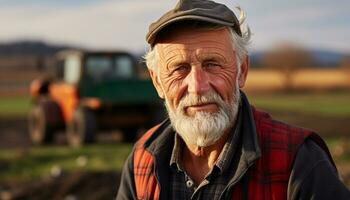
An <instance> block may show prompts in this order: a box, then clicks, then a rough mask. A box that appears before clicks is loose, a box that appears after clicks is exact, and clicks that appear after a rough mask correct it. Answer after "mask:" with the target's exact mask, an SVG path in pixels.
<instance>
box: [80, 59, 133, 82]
mask: <svg viewBox="0 0 350 200" xmlns="http://www.w3.org/2000/svg"><path fill="white" fill-rule="evenodd" d="M86 74H87V76H88V77H90V78H92V79H94V80H97V81H102V80H111V79H119V78H131V77H132V75H133V60H132V59H131V58H130V57H129V56H123V55H113V56H110V55H107V56H104V55H91V56H88V57H87V59H86Z"/></svg>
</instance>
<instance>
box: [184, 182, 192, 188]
mask: <svg viewBox="0 0 350 200" xmlns="http://www.w3.org/2000/svg"><path fill="white" fill-rule="evenodd" d="M186 186H187V187H188V188H191V187H192V186H193V181H192V180H188V181H186Z"/></svg>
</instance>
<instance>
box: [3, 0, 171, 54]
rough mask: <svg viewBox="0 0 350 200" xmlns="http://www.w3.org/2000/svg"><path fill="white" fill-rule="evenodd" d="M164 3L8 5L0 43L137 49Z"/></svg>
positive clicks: (4, 11) (108, 2)
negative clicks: (32, 40) (42, 41)
mask: <svg viewBox="0 0 350 200" xmlns="http://www.w3.org/2000/svg"><path fill="white" fill-rule="evenodd" d="M166 6H167V4H166V3H159V2H157V1H154V0H148V1H121V2H120V1H107V2H104V3H100V4H91V5H88V6H80V7H73V8H65V9H62V8H61V9H57V8H54V7H51V6H25V7H22V6H11V7H8V8H6V9H5V8H1V9H0V24H2V25H3V27H5V28H4V29H3V30H4V31H1V32H0V40H13V39H16V38H42V39H45V40H48V41H52V42H65V43H73V44H79V45H83V46H87V47H97V48H127V49H134V50H135V49H141V48H143V47H144V46H145V42H144V35H145V32H146V30H147V24H149V23H150V22H151V21H153V20H154V19H152V13H157V12H162V10H165V9H166Z"/></svg>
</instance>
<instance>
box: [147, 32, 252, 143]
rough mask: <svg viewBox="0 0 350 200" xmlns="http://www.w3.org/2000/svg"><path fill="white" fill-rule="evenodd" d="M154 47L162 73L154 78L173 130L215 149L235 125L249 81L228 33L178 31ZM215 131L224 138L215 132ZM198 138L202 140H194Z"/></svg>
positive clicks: (157, 73)
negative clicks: (242, 90) (241, 70)
mask: <svg viewBox="0 0 350 200" xmlns="http://www.w3.org/2000/svg"><path fill="white" fill-rule="evenodd" d="M155 48H157V49H156V50H157V51H158V57H157V64H158V69H159V71H158V72H152V71H151V76H152V79H153V82H154V85H155V87H156V89H157V91H158V94H159V95H160V97H162V98H165V101H166V107H167V109H168V112H169V116H170V119H171V121H172V123H173V126H175V129H176V130H177V132H179V134H180V135H181V136H182V137H183V138H184V140H185V141H186V140H195V141H187V142H190V143H194V144H196V145H199V146H208V145H210V144H212V143H213V142H215V141H216V140H217V139H218V138H219V137H220V136H221V135H222V134H223V132H224V130H221V129H227V128H229V126H230V123H232V121H233V120H234V118H235V115H236V113H237V110H238V98H239V97H238V95H239V87H242V86H243V85H244V82H245V76H239V74H238V67H237V61H236V53H235V49H234V47H233V45H232V39H231V36H230V32H229V30H228V29H227V28H222V29H217V30H210V31H208V30H178V31H175V32H172V33H171V34H170V35H168V36H167V37H166V39H162V40H160V41H159V42H158V43H157V45H156V46H155ZM245 71H246V69H245ZM180 118H181V119H180ZM176 120H177V121H176ZM179 120H180V121H179ZM185 123H187V125H186V124H185ZM188 123H189V124H188ZM194 123H197V126H198V127H197V129H196V128H194V126H196V125H194ZM218 123H219V124H218ZM208 124H213V125H209V126H208ZM231 125H232V124H231ZM177 126H180V127H179V128H177ZM183 126H188V127H187V128H183ZM220 127H221V128H220ZM195 129H196V130H195ZM215 129H216V130H217V132H220V133H213V132H214V131H215ZM218 129H220V130H218ZM181 132H186V133H181ZM188 132H191V133H188ZM194 132H206V133H194ZM194 134H197V135H199V136H201V138H198V137H197V136H195V137H196V138H192V137H194V136H193V135H194ZM213 134H214V135H215V134H216V136H215V137H214V136H213V138H211V139H209V140H210V141H208V138H209V137H211V135H213ZM188 135H190V136H188ZM191 138H192V139H191ZM214 140H215V141H214Z"/></svg>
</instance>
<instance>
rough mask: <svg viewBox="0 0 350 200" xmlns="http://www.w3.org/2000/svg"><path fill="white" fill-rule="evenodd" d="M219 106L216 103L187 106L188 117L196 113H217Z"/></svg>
mask: <svg viewBox="0 0 350 200" xmlns="http://www.w3.org/2000/svg"><path fill="white" fill-rule="evenodd" d="M217 110H218V106H217V104H216V103H202V104H196V105H191V106H186V107H185V111H186V113H187V114H188V115H192V114H194V113H195V112H199V111H204V112H210V113H213V112H217Z"/></svg>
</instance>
